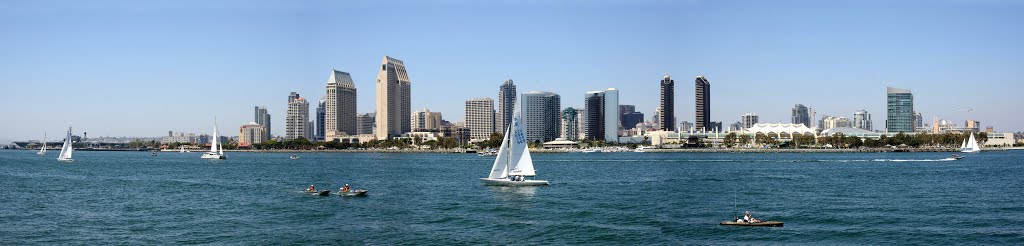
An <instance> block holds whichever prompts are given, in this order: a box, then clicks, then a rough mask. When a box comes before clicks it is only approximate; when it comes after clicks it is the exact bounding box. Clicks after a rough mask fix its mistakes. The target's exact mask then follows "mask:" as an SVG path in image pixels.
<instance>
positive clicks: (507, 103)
mask: <svg viewBox="0 0 1024 246" xmlns="http://www.w3.org/2000/svg"><path fill="white" fill-rule="evenodd" d="M515 106H516V85H515V84H513V83H512V80H511V79H510V80H506V81H505V83H504V84H501V87H499V89H498V116H497V118H498V119H497V120H498V122H497V123H496V124H495V127H500V128H499V129H498V132H501V133H502V134H505V129H508V125H509V124H512V113H513V112H512V111H514V110H515Z"/></svg>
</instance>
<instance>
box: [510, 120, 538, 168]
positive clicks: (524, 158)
mask: <svg viewBox="0 0 1024 246" xmlns="http://www.w3.org/2000/svg"><path fill="white" fill-rule="evenodd" d="M521 111H522V109H521V108H520V107H519V104H516V111H515V114H514V115H513V116H512V125H511V126H509V127H510V128H511V129H512V138H511V139H510V141H511V144H510V146H509V150H510V152H511V154H512V158H511V159H512V161H511V162H509V164H510V165H511V166H509V175H522V176H535V175H537V174H536V173H535V172H534V170H533V158H530V150H529V149H528V148H527V141H526V127H525V124H522V122H521V121H520V117H521V116H522V112H521Z"/></svg>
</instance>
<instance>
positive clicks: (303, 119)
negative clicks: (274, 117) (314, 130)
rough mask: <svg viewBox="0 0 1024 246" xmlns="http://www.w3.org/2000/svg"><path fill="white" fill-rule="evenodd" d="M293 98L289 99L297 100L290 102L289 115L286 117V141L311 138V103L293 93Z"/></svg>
mask: <svg viewBox="0 0 1024 246" xmlns="http://www.w3.org/2000/svg"><path fill="white" fill-rule="evenodd" d="M292 93H293V95H294V97H293V96H289V99H291V98H295V99H294V100H292V101H290V102H288V115H287V116H285V122H284V123H285V124H284V126H285V139H288V140H292V139H296V138H299V137H306V136H309V129H307V128H306V127H308V126H309V125H310V124H309V102H307V101H306V99H305V98H302V97H300V96H299V94H298V93H295V92H292Z"/></svg>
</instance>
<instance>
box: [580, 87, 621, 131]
mask: <svg viewBox="0 0 1024 246" xmlns="http://www.w3.org/2000/svg"><path fill="white" fill-rule="evenodd" d="M584 98H585V99H584V103H585V104H586V107H587V119H586V120H587V123H586V125H587V134H586V135H587V138H588V139H592V140H603V141H605V142H609V143H616V142H618V141H619V124H620V123H621V122H620V121H619V118H620V115H619V90H617V89H615V88H608V89H607V90H603V91H591V92H587V94H586V95H585V97H584Z"/></svg>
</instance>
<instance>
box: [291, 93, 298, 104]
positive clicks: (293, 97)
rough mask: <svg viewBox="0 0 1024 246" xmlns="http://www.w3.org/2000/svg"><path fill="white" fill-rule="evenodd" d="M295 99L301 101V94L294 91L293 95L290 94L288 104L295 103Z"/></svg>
mask: <svg viewBox="0 0 1024 246" xmlns="http://www.w3.org/2000/svg"><path fill="white" fill-rule="evenodd" d="M295 99H299V93H298V92H294V91H293V92H291V93H288V103H292V101H295Z"/></svg>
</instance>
